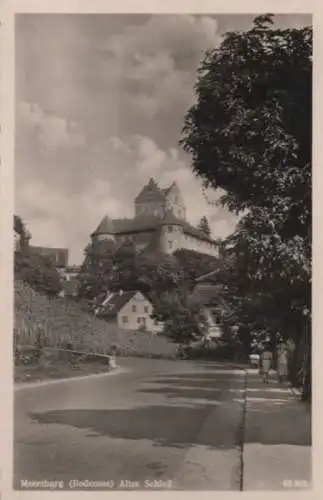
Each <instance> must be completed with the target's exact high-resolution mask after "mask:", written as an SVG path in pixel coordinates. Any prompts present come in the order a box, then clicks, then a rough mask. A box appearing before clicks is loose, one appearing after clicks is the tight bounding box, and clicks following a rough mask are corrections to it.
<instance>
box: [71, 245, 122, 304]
mask: <svg viewBox="0 0 323 500" xmlns="http://www.w3.org/2000/svg"><path fill="white" fill-rule="evenodd" d="M115 249H116V247H115V244H114V243H113V242H111V241H106V240H103V241H93V242H92V243H91V244H90V245H88V246H87V247H86V249H85V251H84V253H85V259H84V262H83V264H82V266H81V270H80V273H79V276H78V280H79V283H80V285H79V291H78V296H79V299H86V300H93V299H94V298H96V297H98V296H100V295H101V294H102V293H104V292H105V291H106V290H107V289H108V288H109V284H110V279H111V276H112V273H113V270H114V261H113V259H114V254H115Z"/></svg>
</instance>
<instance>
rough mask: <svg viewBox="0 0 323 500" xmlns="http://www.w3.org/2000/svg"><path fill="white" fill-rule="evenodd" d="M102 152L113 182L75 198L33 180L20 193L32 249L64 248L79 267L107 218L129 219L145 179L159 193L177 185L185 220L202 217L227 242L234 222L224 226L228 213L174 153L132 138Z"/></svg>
mask: <svg viewBox="0 0 323 500" xmlns="http://www.w3.org/2000/svg"><path fill="white" fill-rule="evenodd" d="M106 151H107V157H108V158H110V159H111V158H112V157H113V162H114V172H115V175H114V177H112V176H111V178H110V176H107V178H106V179H99V178H95V179H94V180H92V181H91V182H88V184H87V185H84V186H83V189H82V190H80V191H79V192H75V193H73V194H71V192H70V189H69V186H68V185H66V184H60V185H58V186H53V185H52V184H49V183H47V182H46V181H45V180H37V179H36V180H33V181H29V182H26V183H25V184H23V185H22V186H20V187H19V188H18V190H17V212H18V213H19V214H21V215H22V216H23V218H24V220H26V222H27V224H28V227H29V229H30V231H31V234H32V236H33V240H32V242H33V244H39V245H49V246H51V245H52V246H64V247H65V246H67V247H69V248H70V255H71V261H72V262H77V263H79V262H81V260H82V251H83V249H84V247H85V245H86V244H87V243H88V242H89V239H90V234H91V232H92V231H93V230H94V229H95V227H96V226H97V225H98V224H99V222H100V220H101V219H102V217H103V216H104V215H105V214H108V215H109V216H110V217H112V218H118V217H132V216H133V213H134V206H133V200H134V198H135V196H136V195H137V194H138V192H139V191H140V190H141V188H142V187H143V185H144V184H146V183H147V181H148V179H149V177H154V178H155V179H156V180H157V181H158V183H159V184H160V186H161V187H166V186H169V185H170V184H172V182H174V180H176V181H177V183H178V185H179V187H180V189H181V191H182V194H183V197H184V201H185V203H186V206H187V215H188V220H189V221H190V222H192V223H194V224H196V223H198V221H199V219H200V218H201V217H202V216H203V215H206V216H207V217H208V218H209V220H210V225H211V228H212V231H213V237H215V238H218V237H225V236H227V234H229V233H230V232H231V231H232V230H233V228H234V221H230V220H229V221H225V220H224V219H225V213H226V212H225V211H223V209H218V208H214V207H213V206H211V205H209V204H208V203H207V202H206V201H205V199H204V196H203V193H202V189H201V184H200V183H199V182H198V181H197V180H196V179H195V177H194V175H193V173H192V171H191V169H190V168H189V166H188V164H187V162H186V161H185V160H184V159H183V158H182V157H181V155H180V154H179V152H178V151H177V150H176V149H174V148H170V149H168V150H163V149H161V148H159V147H158V145H157V144H156V143H155V141H153V140H152V139H151V138H149V137H144V136H140V135H135V136H129V137H127V138H126V139H122V138H120V137H117V136H112V137H110V138H108V139H107V150H106ZM213 194H214V196H217V194H216V193H213ZM221 210H222V212H221ZM215 216H216V217H215Z"/></svg>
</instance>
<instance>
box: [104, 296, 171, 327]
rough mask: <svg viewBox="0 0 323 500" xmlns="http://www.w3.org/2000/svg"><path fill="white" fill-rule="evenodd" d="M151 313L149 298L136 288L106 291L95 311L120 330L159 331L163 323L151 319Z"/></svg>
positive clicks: (151, 306)
mask: <svg viewBox="0 0 323 500" xmlns="http://www.w3.org/2000/svg"><path fill="white" fill-rule="evenodd" d="M152 313H153V305H152V303H151V302H150V300H149V299H148V298H147V297H146V296H145V295H144V294H143V293H141V292H139V291H136V290H134V291H120V292H117V293H109V292H108V293H107V295H106V298H105V300H104V301H103V302H102V304H101V305H100V306H99V307H97V309H96V311H95V314H96V315H97V316H98V317H100V318H104V319H107V320H108V321H110V322H115V323H116V324H117V326H118V327H119V328H121V329H122V330H132V331H134V330H145V331H149V332H153V333H158V332H161V331H162V329H163V324H162V323H160V322H157V321H155V320H154V319H152V318H151V315H152Z"/></svg>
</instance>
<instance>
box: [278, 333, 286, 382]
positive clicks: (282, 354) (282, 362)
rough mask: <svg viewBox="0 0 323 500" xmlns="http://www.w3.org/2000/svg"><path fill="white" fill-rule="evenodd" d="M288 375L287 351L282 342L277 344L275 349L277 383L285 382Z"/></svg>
mask: <svg viewBox="0 0 323 500" xmlns="http://www.w3.org/2000/svg"><path fill="white" fill-rule="evenodd" d="M287 373H288V351H287V346H286V345H285V344H284V342H281V343H280V344H279V347H278V349H277V376H278V382H279V383H280V384H282V383H283V382H285V380H286V378H287Z"/></svg>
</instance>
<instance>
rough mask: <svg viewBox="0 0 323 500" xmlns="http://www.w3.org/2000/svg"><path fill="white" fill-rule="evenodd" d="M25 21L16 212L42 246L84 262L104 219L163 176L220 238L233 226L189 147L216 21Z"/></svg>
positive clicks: (20, 35) (125, 210) (20, 32)
mask: <svg viewBox="0 0 323 500" xmlns="http://www.w3.org/2000/svg"><path fill="white" fill-rule="evenodd" d="M17 26H18V28H17V31H16V32H17V40H16V41H17V44H16V45H17V71H16V75H17V77H16V79H17V95H18V99H19V102H18V103H17V108H16V109H17V112H16V125H17V126H16V130H17V140H16V210H17V213H19V214H20V215H21V216H22V217H23V219H24V220H25V221H26V223H27V225H28V227H29V229H30V231H31V233H32V236H33V243H34V244H39V245H53V246H58V245H60V246H67V247H69V248H70V255H71V261H72V262H80V260H81V258H82V250H83V248H84V247H85V245H86V244H87V242H88V241H89V235H90V233H91V232H92V231H93V230H94V229H95V227H96V226H97V225H98V224H99V222H100V220H101V218H102V217H103V215H104V214H106V213H108V214H109V215H110V216H111V217H118V216H121V217H122V216H124V217H128V216H132V214H133V199H134V198H135V196H136V195H137V194H138V192H139V191H140V189H141V188H142V187H143V185H144V184H145V183H146V182H147V181H148V179H149V177H152V176H153V177H155V178H156V180H157V181H158V182H159V183H160V184H161V185H162V186H167V185H170V184H171V183H172V182H173V181H174V180H177V182H178V184H179V186H180V189H181V190H182V192H183V196H184V199H185V202H186V205H187V212H188V218H189V220H190V221H191V222H193V223H197V222H198V220H199V218H200V217H201V216H203V215H206V216H207V217H208V218H209V220H210V222H211V226H212V229H213V236H214V237H219V236H226V234H228V232H230V230H231V229H232V228H233V222H232V219H231V218H230V217H229V216H228V215H227V212H226V211H225V210H224V209H220V208H214V207H213V206H211V205H209V204H207V203H206V202H205V199H204V197H203V194H202V190H201V186H200V183H199V181H197V180H196V179H195V178H194V176H193V174H192V171H191V168H190V166H189V164H188V161H189V159H188V157H187V156H185V155H184V153H183V152H181V151H180V150H179V148H178V140H179V137H180V131H181V127H182V125H183V120H184V115H185V113H186V111H187V109H188V107H189V106H190V104H191V102H192V100H193V98H194V97H193V87H194V83H195V80H196V69H197V67H198V64H199V62H200V60H201V59H202V58H203V55H204V52H205V50H206V49H207V48H209V47H214V46H215V45H217V44H218V43H219V30H218V24H217V20H216V19H215V18H214V17H209V16H190V15H184V16H182V15H175V16H164V15H158V16H132V17H131V18H130V17H129V16H119V17H118V19H116V18H115V17H114V16H109V15H107V16H53V15H50V16H40V17H39V16H25V17H23V16H22V17H20V18H19V21H18V24H17ZM47 61H50V64H48V63H47ZM30 75H37V78H31V77H30ZM212 221H213V222H212Z"/></svg>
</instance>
